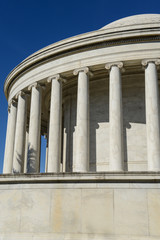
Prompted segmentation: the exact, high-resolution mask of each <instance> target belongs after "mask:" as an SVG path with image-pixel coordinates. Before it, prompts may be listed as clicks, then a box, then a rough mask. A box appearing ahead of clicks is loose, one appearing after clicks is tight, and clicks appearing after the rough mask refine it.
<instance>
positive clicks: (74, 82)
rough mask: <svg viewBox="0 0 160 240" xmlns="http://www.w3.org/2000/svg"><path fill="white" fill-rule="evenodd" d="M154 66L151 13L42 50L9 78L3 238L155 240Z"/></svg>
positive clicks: (158, 45)
mask: <svg viewBox="0 0 160 240" xmlns="http://www.w3.org/2000/svg"><path fill="white" fill-rule="evenodd" d="M159 65H160V14H144V15H135V16H131V17H126V18H123V19H120V20H118V21H115V22H112V23H110V24H108V25H106V26H104V27H103V28H101V29H99V30H97V31H93V32H89V33H85V34H81V35H79V36H75V37H71V38H68V39H65V40H63V41H60V42H57V43H54V44H52V45H49V46H47V47H45V48H43V49H41V50H39V51H38V52H36V53H34V54H32V55H31V56H29V57H28V58H26V59H25V60H24V61H23V62H21V63H20V64H19V65H18V66H17V67H15V68H14V69H13V71H12V72H11V73H10V74H9V75H8V77H7V78H6V81H5V84H4V92H5V96H6V98H7V100H8V105H9V108H8V125H7V134H6V146H5V156H4V168H3V174H2V175H1V176H0V193H1V198H0V202H1V204H0V211H1V216H2V218H1V220H0V232H1V233H2V237H3V239H9V240H11V239H22V240H23V239H26V238H27V239H42V240H48V239H54V240H59V239H66V240H72V239H73V240H82V239H85V240H91V239H95V240H104V239H105V240H111V239H112V240H127V239H134V240H144V239H147V240H156V239H159V238H160V228H159V222H160V185H159V183H160V110H159V108H160V106H159V80H160V70H159ZM42 135H43V136H45V138H46V143H47V144H46V157H45V159H44V160H45V172H44V173H40V159H42V158H41V156H40V149H41V142H40V139H41V136H42Z"/></svg>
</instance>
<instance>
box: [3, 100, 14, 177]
mask: <svg viewBox="0 0 160 240" xmlns="http://www.w3.org/2000/svg"><path fill="white" fill-rule="evenodd" d="M16 118H17V103H16V102H15V101H13V100H12V101H11V103H10V105H9V108H8V123H7V133H6V144H5V154H4V166H3V173H12V165H13V154H14V139H15V129H16Z"/></svg>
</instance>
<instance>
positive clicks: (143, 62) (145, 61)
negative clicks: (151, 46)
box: [141, 58, 160, 67]
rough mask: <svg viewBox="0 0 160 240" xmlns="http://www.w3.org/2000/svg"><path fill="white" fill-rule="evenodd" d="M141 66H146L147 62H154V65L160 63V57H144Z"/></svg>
mask: <svg viewBox="0 0 160 240" xmlns="http://www.w3.org/2000/svg"><path fill="white" fill-rule="evenodd" d="M141 63H142V66H143V67H147V65H148V63H154V64H155V65H156V66H158V65H160V59H159V58H150V59H144V60H142V62H141Z"/></svg>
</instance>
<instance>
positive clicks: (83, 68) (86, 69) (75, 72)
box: [73, 67, 93, 77]
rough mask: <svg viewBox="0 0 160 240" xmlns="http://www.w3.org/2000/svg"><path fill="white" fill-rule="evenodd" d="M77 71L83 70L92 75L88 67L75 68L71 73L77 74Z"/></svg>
mask: <svg viewBox="0 0 160 240" xmlns="http://www.w3.org/2000/svg"><path fill="white" fill-rule="evenodd" d="M79 72H84V73H86V74H88V75H89V76H90V77H93V73H92V72H91V71H90V69H89V67H82V68H77V69H75V70H74V71H73V74H74V75H78V73H79Z"/></svg>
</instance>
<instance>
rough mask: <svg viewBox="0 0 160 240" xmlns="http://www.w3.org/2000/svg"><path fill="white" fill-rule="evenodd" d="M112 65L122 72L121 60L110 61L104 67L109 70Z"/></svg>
mask: <svg viewBox="0 0 160 240" xmlns="http://www.w3.org/2000/svg"><path fill="white" fill-rule="evenodd" d="M113 66H116V67H118V68H119V69H121V71H122V72H124V71H125V70H124V68H123V66H124V65H123V62H110V63H107V64H106V65H105V68H106V69H107V70H111V68H112V67H113Z"/></svg>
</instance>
